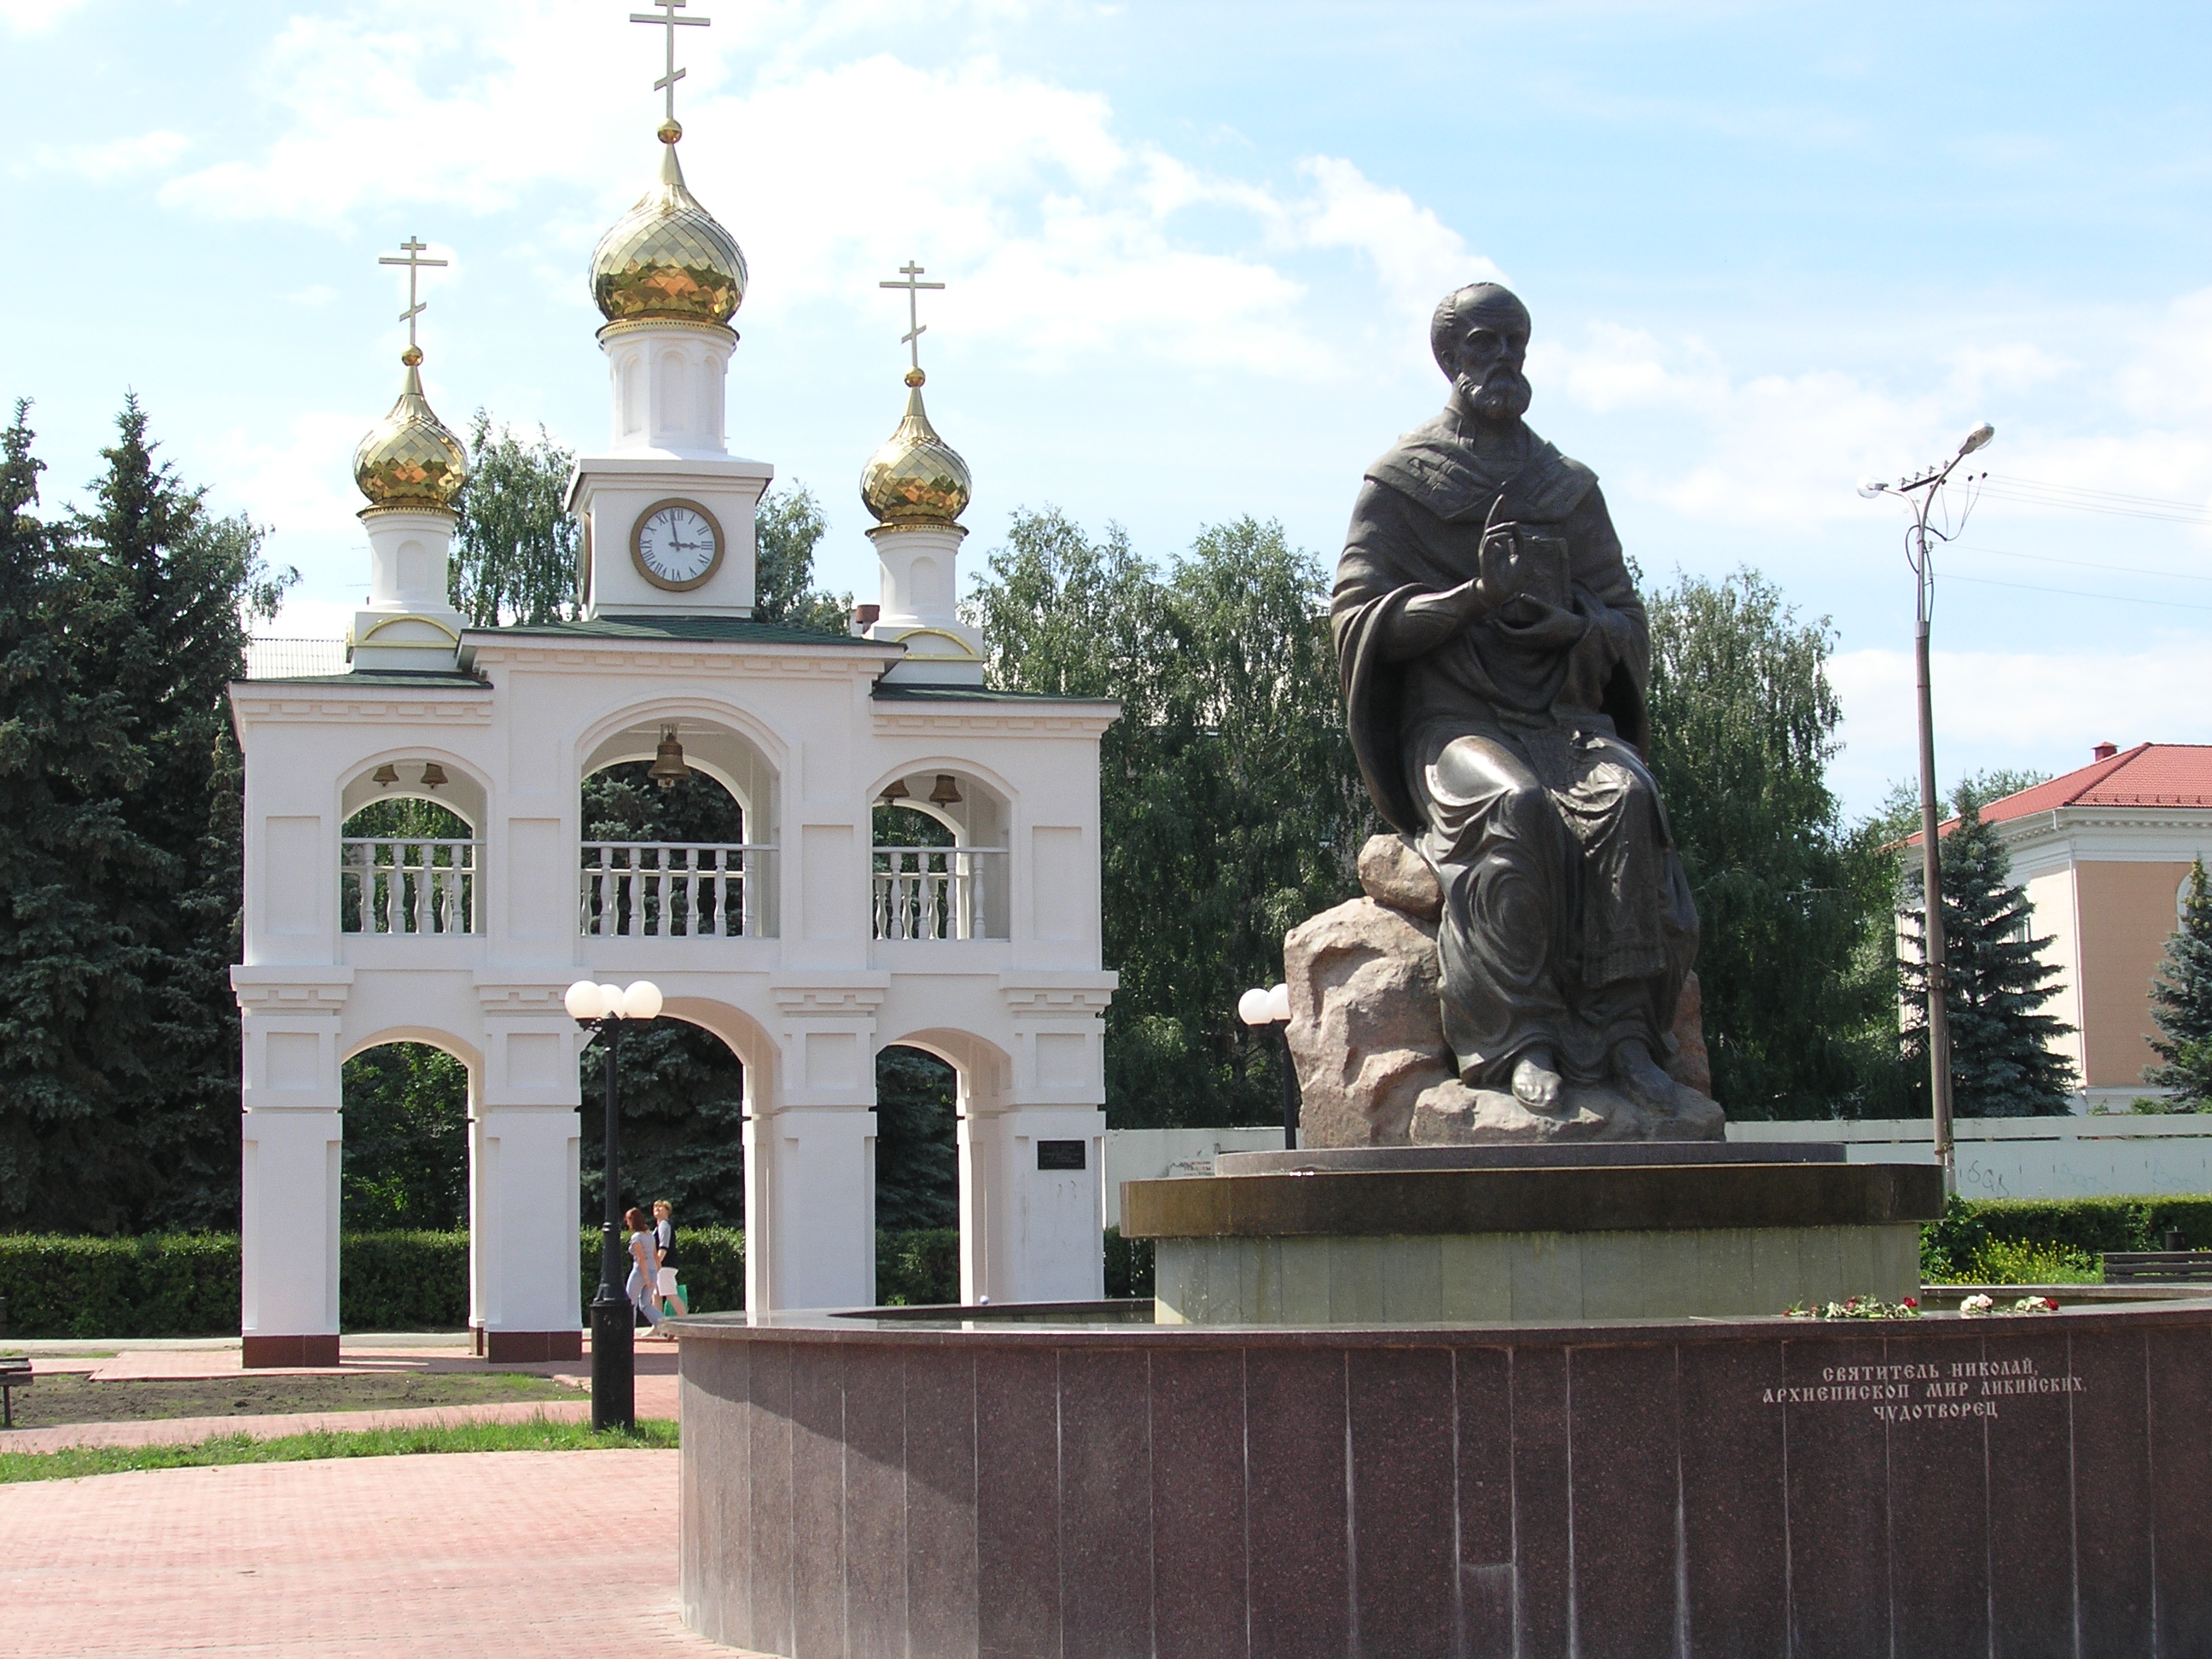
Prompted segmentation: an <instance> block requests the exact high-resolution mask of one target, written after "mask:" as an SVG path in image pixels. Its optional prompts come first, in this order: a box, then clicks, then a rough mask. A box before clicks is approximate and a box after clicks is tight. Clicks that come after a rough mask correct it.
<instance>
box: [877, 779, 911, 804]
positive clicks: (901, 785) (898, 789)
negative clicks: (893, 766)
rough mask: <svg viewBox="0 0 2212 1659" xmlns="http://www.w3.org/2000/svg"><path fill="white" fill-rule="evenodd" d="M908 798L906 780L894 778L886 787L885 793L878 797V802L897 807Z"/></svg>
mask: <svg viewBox="0 0 2212 1659" xmlns="http://www.w3.org/2000/svg"><path fill="white" fill-rule="evenodd" d="M906 798H907V793H906V780H905V779H904V778H893V779H892V780H891V781H890V782H889V783H887V784H885V785H884V793H882V794H880V795H878V796H877V797H876V799H878V800H879V801H881V802H882V803H883V804H884V805H886V806H896V805H898V804H899V803H900V802H901V801H902V800H904V799H906Z"/></svg>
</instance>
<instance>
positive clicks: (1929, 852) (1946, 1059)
mask: <svg viewBox="0 0 2212 1659" xmlns="http://www.w3.org/2000/svg"><path fill="white" fill-rule="evenodd" d="M1995 436H1996V428H1995V427H1993V426H1991V425H1990V423H1989V422H1987V421H1984V422H1982V423H1981V425H1979V426H1978V427H1976V428H1974V429H1973V430H1972V432H1969V433H1968V434H1967V435H1966V438H1965V441H1962V442H1961V443H1960V446H1959V448H1958V453H1955V454H1954V455H1953V456H1952V457H1951V459H1949V460H1948V461H1946V462H1944V463H1943V465H1941V466H1934V467H1929V468H1927V469H1925V470H1924V471H1922V472H1920V473H1919V474H1918V475H1917V476H1916V477H1909V478H1900V479H1899V480H1898V481H1897V482H1896V483H1885V482H1883V481H1882V480H1881V479H1879V478H1869V479H1867V480H1866V481H1865V482H1864V483H1861V484H1860V485H1859V494H1860V495H1864V496H1867V497H1869V498H1872V497H1874V496H1876V495H1895V496H1897V497H1898V498H1899V499H1900V500H1901V501H1904V502H1905V506H1906V507H1907V508H1908V509H1909V510H1910V511H1911V514H1912V527H1911V529H1910V530H1908V531H1906V532H1905V562H1907V563H1908V564H1910V565H1911V567H1912V576H1913V584H1914V586H1913V632H1912V663H1913V675H1914V679H1915V689H1916V690H1917V693H1918V697H1919V709H1920V895H1921V902H1920V909H1921V915H1922V916H1923V918H1924V920H1923V922H1922V924H1921V934H1920V937H1921V941H1922V950H1923V952H1924V953H1925V955H1926V957H1927V962H1928V1103H1929V1117H1930V1120H1931V1125H1932V1129H1933V1139H1934V1140H1935V1143H1936V1162H1937V1163H1938V1164H1942V1166H1943V1190H1944V1191H1945V1192H1947V1193H1953V1192H1956V1191H1958V1189H1959V1158H1958V1151H1957V1147H1956V1145H1955V1143H1954V1140H1953V1139H1952V1135H1951V1017H1950V1010H1949V1009H1948V1007H1947V1006H1945V1001H1944V999H1945V995H1946V993H1947V991H1948V987H1949V982H1950V981H1949V975H1948V972H1947V971H1946V969H1945V968H1944V956H1943V864H1942V848H1941V847H1940V846H1939V845H1938V844H1937V842H1936V829H1937V828H1938V825H1939V814H1938V812H1937V810H1936V716H1935V701H1934V698H1933V696H1932V695H1931V693H1930V691H1929V676H1928V624H1929V618H1930V617H1932V616H1933V615H1934V614H1935V610H1936V565H1935V562H1934V558H1933V554H1932V550H1931V549H1930V548H1929V544H1928V538H1929V536H1930V535H1933V536H1935V538H1936V539H1937V540H1938V541H1948V539H1949V538H1950V535H1951V534H1955V533H1956V532H1957V530H1958V526H1957V525H1953V526H1951V529H1950V532H1948V533H1947V532H1943V531H1932V532H1931V531H1930V530H1929V527H1928V515H1929V511H1930V510H1931V509H1932V508H1933V507H1934V506H1935V504H1936V496H1937V495H1939V494H1941V493H1942V489H1943V486H1944V485H1945V484H1946V483H1949V482H1950V478H1951V473H1952V471H1953V470H1954V469H1955V468H1956V467H1957V466H1958V465H1959V463H1960V462H1961V461H1963V460H1965V459H1966V457H1967V456H1969V455H1971V454H1972V453H1974V452H1975V451H1976V450H1978V449H1979V448H1981V447H1982V446H1983V445H1984V444H1986V443H1987V442H1989V441H1990V439H1992V438H1994V437H1995ZM1968 505H1969V507H1970V508H1971V506H1972V503H1971V502H1969V504H1968ZM1963 520H1964V515H1963V514H1961V521H1962V522H1963Z"/></svg>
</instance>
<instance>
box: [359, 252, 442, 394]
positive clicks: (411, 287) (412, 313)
mask: <svg viewBox="0 0 2212 1659" xmlns="http://www.w3.org/2000/svg"><path fill="white" fill-rule="evenodd" d="M399 246H400V247H401V249H402V250H403V251H404V252H405V253H406V255H407V257H406V258H404V259H399V258H393V257H392V255H391V254H389V253H384V254H380V255H378V256H377V260H376V263H377V264H380V265H405V266H406V267H407V309H406V310H404V311H403V312H401V313H399V320H400V321H401V322H403V323H404V324H406V325H407V355H406V356H404V358H402V359H401V361H402V362H405V363H406V364H407V366H408V367H409V368H413V367H414V366H415V365H416V363H419V362H422V348H420V347H419V346H417V345H416V343H415V319H416V318H417V317H419V316H421V315H422V310H423V302H422V301H421V300H419V299H417V298H416V297H415V283H416V273H417V272H419V271H420V270H422V267H423V266H425V265H442V264H445V263H446V262H445V261H444V260H443V259H426V258H423V257H422V251H423V250H424V249H425V248H427V247H428V246H430V245H429V244H428V242H426V241H424V240H422V238H421V237H419V236H410V237H409V238H408V239H407V240H405V241H404V242H402V243H401V244H400V245H399Z"/></svg>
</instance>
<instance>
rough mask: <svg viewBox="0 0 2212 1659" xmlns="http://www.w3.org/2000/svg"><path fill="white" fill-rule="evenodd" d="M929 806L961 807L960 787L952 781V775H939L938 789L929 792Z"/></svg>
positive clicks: (940, 773)
mask: <svg viewBox="0 0 2212 1659" xmlns="http://www.w3.org/2000/svg"><path fill="white" fill-rule="evenodd" d="M929 804H930V805H932V806H957V805H960V786H959V785H958V784H957V783H955V782H954V781H952V774H951V773H950V772H939V774H938V775H937V787H936V788H934V789H933V790H931V791H930V792H929Z"/></svg>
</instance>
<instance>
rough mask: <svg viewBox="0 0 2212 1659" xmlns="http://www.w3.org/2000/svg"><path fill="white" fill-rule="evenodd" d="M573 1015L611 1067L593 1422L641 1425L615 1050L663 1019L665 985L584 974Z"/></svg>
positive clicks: (573, 990) (571, 990)
mask: <svg viewBox="0 0 2212 1659" xmlns="http://www.w3.org/2000/svg"><path fill="white" fill-rule="evenodd" d="M562 1006H565V1007H566V1008H567V1009H568V1016H569V1018H572V1019H574V1021H575V1022H576V1024H579V1025H580V1026H582V1027H583V1028H584V1029H585V1030H587V1031H592V1032H596V1033H597V1034H598V1036H599V1053H600V1054H601V1056H602V1058H603V1060H604V1061H605V1072H606V1115H607V1142H606V1164H607V1170H606V1176H607V1206H606V1217H605V1219H604V1220H603V1221H602V1222H601V1223H600V1224H599V1292H598V1294H596V1295H595V1296H593V1297H592V1428H593V1429H594V1430H598V1429H609V1428H614V1427H617V1426H620V1427H622V1428H625V1429H634V1428H635V1427H636V1426H637V1351H636V1346H635V1345H636V1338H635V1329H634V1328H635V1320H636V1310H635V1309H633V1308H632V1307H631V1305H630V1300H629V1297H628V1296H626V1295H624V1294H623V1292H621V1291H618V1290H617V1289H616V1288H615V1287H616V1286H617V1285H621V1284H622V1283H623V1281H624V1280H625V1279H628V1277H629V1275H628V1274H627V1273H624V1272H623V1247H622V1242H621V1240H622V1181H621V1176H622V1132H621V1126H622V1103H621V1098H620V1096H619V1094H618V1092H617V1085H616V1080H615V1055H616V1051H617V1049H618V1048H620V1047H621V1044H622V1035H623V1027H624V1026H626V1025H631V1024H640V1025H642V1024H651V1023H652V1022H653V1020H655V1019H658V1018H659V1017H660V987H659V986H658V985H655V984H654V983H653V981H651V980H649V979H641V980H639V981H636V982H635V983H634V984H632V985H631V986H630V987H629V989H627V990H625V989H623V987H620V986H617V985H594V984H593V983H592V981H590V980H587V979H580V980H578V981H576V982H575V983H574V985H571V986H570V987H568V995H567V996H566V997H564V998H563V999H562Z"/></svg>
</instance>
